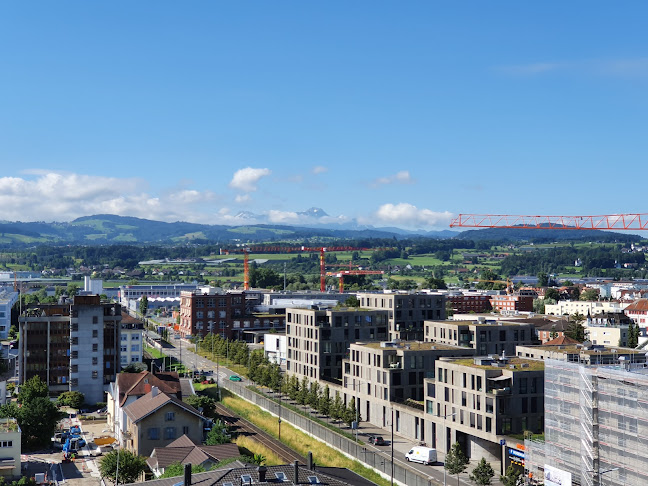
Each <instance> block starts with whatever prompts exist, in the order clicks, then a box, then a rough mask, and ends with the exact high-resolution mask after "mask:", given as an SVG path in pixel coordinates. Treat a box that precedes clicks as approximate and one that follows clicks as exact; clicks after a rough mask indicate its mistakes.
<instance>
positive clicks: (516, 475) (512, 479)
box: [500, 464, 524, 486]
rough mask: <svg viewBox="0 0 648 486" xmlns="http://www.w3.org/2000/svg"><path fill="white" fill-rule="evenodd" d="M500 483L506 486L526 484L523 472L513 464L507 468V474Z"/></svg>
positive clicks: (501, 477) (501, 478)
mask: <svg viewBox="0 0 648 486" xmlns="http://www.w3.org/2000/svg"><path fill="white" fill-rule="evenodd" d="M500 481H501V482H502V483H503V484H504V486H522V485H523V484H524V477H523V476H522V471H520V470H519V469H518V468H516V467H515V466H513V465H512V464H511V465H510V466H509V467H507V468H506V474H504V475H503V476H500Z"/></svg>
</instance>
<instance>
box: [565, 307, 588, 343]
mask: <svg viewBox="0 0 648 486" xmlns="http://www.w3.org/2000/svg"><path fill="white" fill-rule="evenodd" d="M584 320H585V316H584V315H583V314H580V313H578V312H576V313H574V314H572V315H571V316H569V321H570V322H569V324H568V326H567V329H566V330H565V336H567V337H570V338H572V339H575V340H576V341H578V342H581V343H582V342H583V341H585V339H586V337H587V336H586V332H585V327H584V326H583V321H584Z"/></svg>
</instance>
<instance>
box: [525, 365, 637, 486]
mask: <svg viewBox="0 0 648 486" xmlns="http://www.w3.org/2000/svg"><path fill="white" fill-rule="evenodd" d="M525 446H526V451H527V454H526V457H525V467H526V468H527V472H528V473H530V475H529V474H527V484H541V482H540V481H539V479H541V478H542V477H543V470H544V465H545V464H548V465H551V466H553V467H556V468H558V469H561V470H563V471H566V472H569V473H571V475H572V482H573V484H575V485H581V486H603V485H605V486H645V485H646V484H648V453H647V452H646V451H648V368H646V367H645V365H643V364H642V365H630V364H626V365H625V366H587V365H583V364H578V363H568V362H564V361H557V360H551V359H550V360H546V365H545V442H544V443H538V442H535V441H525ZM529 476H531V477H530V478H529Z"/></svg>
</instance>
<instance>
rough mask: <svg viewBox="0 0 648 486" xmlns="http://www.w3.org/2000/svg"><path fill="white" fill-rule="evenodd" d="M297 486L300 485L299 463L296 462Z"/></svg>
mask: <svg viewBox="0 0 648 486" xmlns="http://www.w3.org/2000/svg"><path fill="white" fill-rule="evenodd" d="M294 466H295V484H299V461H295V464H294Z"/></svg>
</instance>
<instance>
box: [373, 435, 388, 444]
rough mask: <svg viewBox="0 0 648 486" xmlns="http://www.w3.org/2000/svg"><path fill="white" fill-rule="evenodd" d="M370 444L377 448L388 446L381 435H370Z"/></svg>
mask: <svg viewBox="0 0 648 486" xmlns="http://www.w3.org/2000/svg"><path fill="white" fill-rule="evenodd" d="M369 443H370V444H373V445H377V446H382V445H387V442H385V439H383V438H382V436H380V435H370V436H369Z"/></svg>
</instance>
